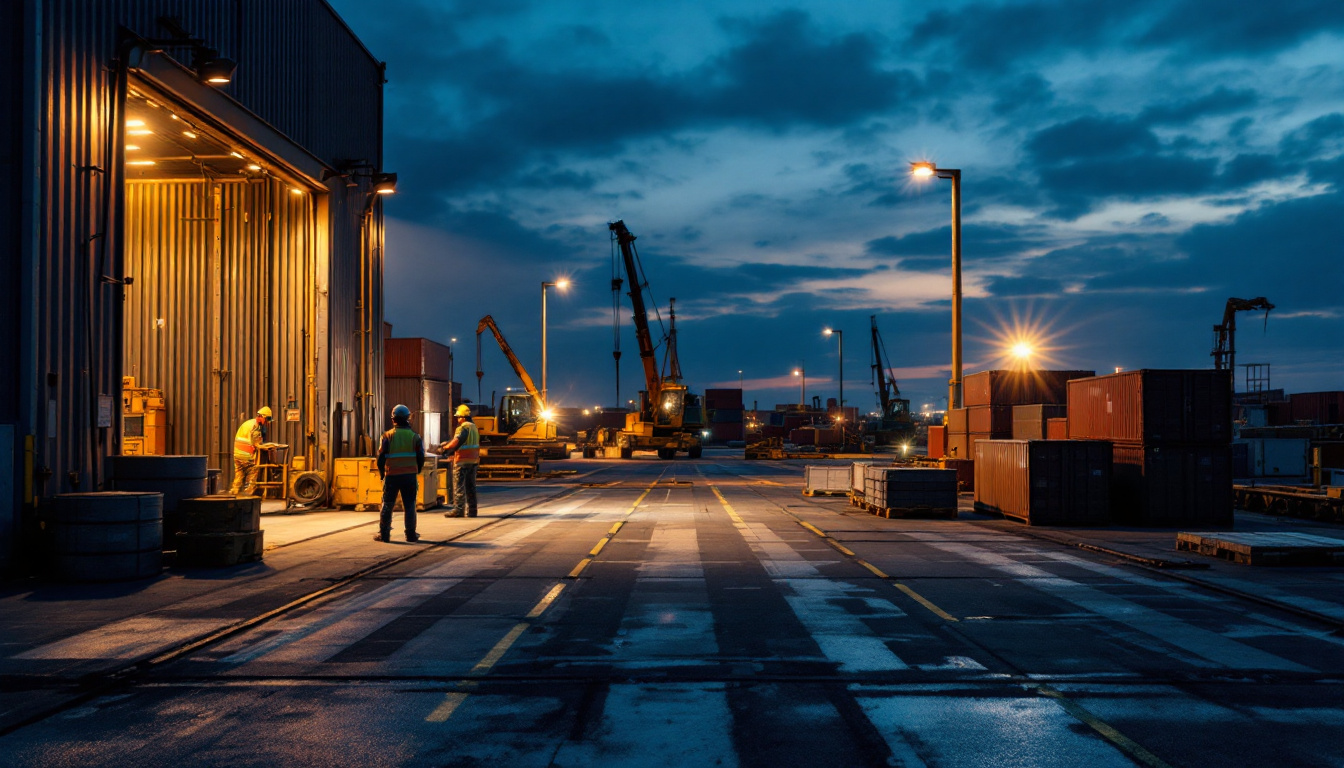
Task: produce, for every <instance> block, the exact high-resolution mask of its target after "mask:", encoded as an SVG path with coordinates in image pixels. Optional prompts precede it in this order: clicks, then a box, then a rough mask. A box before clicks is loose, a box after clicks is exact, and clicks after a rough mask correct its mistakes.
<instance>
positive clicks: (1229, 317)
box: [1209, 296, 1274, 371]
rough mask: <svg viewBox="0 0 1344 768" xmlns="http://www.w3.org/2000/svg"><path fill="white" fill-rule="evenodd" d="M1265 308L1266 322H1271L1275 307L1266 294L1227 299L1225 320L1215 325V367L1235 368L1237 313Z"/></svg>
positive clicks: (1224, 311) (1227, 369) (1212, 353)
mask: <svg viewBox="0 0 1344 768" xmlns="http://www.w3.org/2000/svg"><path fill="white" fill-rule="evenodd" d="M1259 309H1263V310H1264V311H1265V324H1266V326H1268V324H1269V311H1270V310H1272V309H1274V305H1273V304H1270V303H1269V299H1266V298H1265V297H1264V296H1257V297H1256V298H1254V299H1237V298H1232V299H1228V300H1227V306H1226V307H1225V308H1224V309H1223V322H1222V324H1221V325H1215V326H1213V352H1211V353H1209V354H1211V355H1213V367H1214V369H1215V370H1219V371H1231V370H1234V369H1235V367H1236V364H1237V313H1238V312H1253V311H1255V310H1259Z"/></svg>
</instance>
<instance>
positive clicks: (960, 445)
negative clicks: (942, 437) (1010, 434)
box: [947, 432, 1002, 461]
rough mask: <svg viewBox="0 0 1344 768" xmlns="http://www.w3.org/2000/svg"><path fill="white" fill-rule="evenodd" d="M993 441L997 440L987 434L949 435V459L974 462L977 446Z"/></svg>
mask: <svg viewBox="0 0 1344 768" xmlns="http://www.w3.org/2000/svg"><path fill="white" fill-rule="evenodd" d="M993 439H996V438H995V437H994V436H993V435H992V434H990V433H987V432H972V433H970V434H966V435H954V434H949V435H948V436H947V457H948V458H950V459H970V460H971V461H974V460H975V444H976V443H977V442H979V441H981V440H993ZM1000 439H1002V438H1000Z"/></svg>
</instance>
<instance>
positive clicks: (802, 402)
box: [793, 365, 807, 409]
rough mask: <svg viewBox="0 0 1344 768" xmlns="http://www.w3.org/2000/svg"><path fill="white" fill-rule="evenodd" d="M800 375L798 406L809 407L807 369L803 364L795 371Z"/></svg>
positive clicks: (794, 373)
mask: <svg viewBox="0 0 1344 768" xmlns="http://www.w3.org/2000/svg"><path fill="white" fill-rule="evenodd" d="M793 375H794V376H797V377H798V408H799V409H803V408H806V407H807V370H806V369H805V368H803V367H802V366H801V365H800V366H798V368H797V369H796V370H794V372H793Z"/></svg>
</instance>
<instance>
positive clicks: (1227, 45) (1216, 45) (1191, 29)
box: [1137, 0, 1344, 55]
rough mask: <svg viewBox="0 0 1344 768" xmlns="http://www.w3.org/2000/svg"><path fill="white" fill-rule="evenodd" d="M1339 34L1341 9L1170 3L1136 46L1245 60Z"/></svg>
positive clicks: (1343, 20)
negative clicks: (1316, 37) (1241, 57)
mask: <svg viewBox="0 0 1344 768" xmlns="http://www.w3.org/2000/svg"><path fill="white" fill-rule="evenodd" d="M1341 30H1344V4H1340V3H1333V2H1324V3H1323V2H1318V0H1276V2H1272V3H1267V2H1249V3H1236V4H1232V5H1230V4H1228V3H1227V2H1225V1H1224V0H1176V2H1171V3H1168V4H1165V6H1164V12H1163V14H1162V16H1161V17H1160V18H1158V19H1156V21H1155V22H1154V23H1153V24H1152V25H1151V26H1150V28H1149V29H1148V31H1147V32H1145V33H1144V34H1143V35H1141V36H1140V37H1139V39H1138V41H1137V42H1139V43H1140V44H1143V45H1151V46H1171V47H1176V48H1185V49H1188V50H1190V51H1192V52H1194V53H1198V54H1203V55H1211V54H1218V55H1246V54H1258V53H1267V52H1270V51H1277V50H1282V49H1284V48H1288V47H1290V46H1293V45H1296V44H1298V43H1301V42H1302V41H1304V40H1307V39H1309V38H1312V37H1315V36H1316V35H1320V34H1322V33H1324V32H1327V31H1335V32H1339V31H1341Z"/></svg>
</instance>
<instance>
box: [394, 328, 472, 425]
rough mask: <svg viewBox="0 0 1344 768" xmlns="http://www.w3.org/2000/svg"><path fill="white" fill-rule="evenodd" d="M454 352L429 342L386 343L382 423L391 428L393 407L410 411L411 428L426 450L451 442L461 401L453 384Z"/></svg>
mask: <svg viewBox="0 0 1344 768" xmlns="http://www.w3.org/2000/svg"><path fill="white" fill-rule="evenodd" d="M452 369H453V356H452V350H450V349H449V348H448V347H446V346H444V345H443V344H439V343H438V342H434V341H430V340H429V339H421V338H414V339H384V340H383V375H384V379H383V384H384V387H385V389H384V398H385V400H386V406H387V407H386V408H384V409H383V410H384V411H385V412H384V413H383V414H382V415H381V416H380V418H381V419H384V420H385V421H383V422H382V423H386V424H389V425H390V424H391V421H390V419H391V416H390V414H391V412H392V406H394V405H397V404H401V405H405V406H406V407H407V408H410V409H411V427H412V428H414V429H415V431H416V432H418V433H419V434H420V436H421V437H422V438H424V441H425V445H426V447H428V446H430V445H431V444H434V443H441V442H446V441H447V440H450V439H452V429H453V422H452V412H453V408H454V407H455V406H456V404H457V403H458V402H459V401H460V400H461V398H462V389H461V385H458V384H453V383H452V381H451V376H452Z"/></svg>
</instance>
